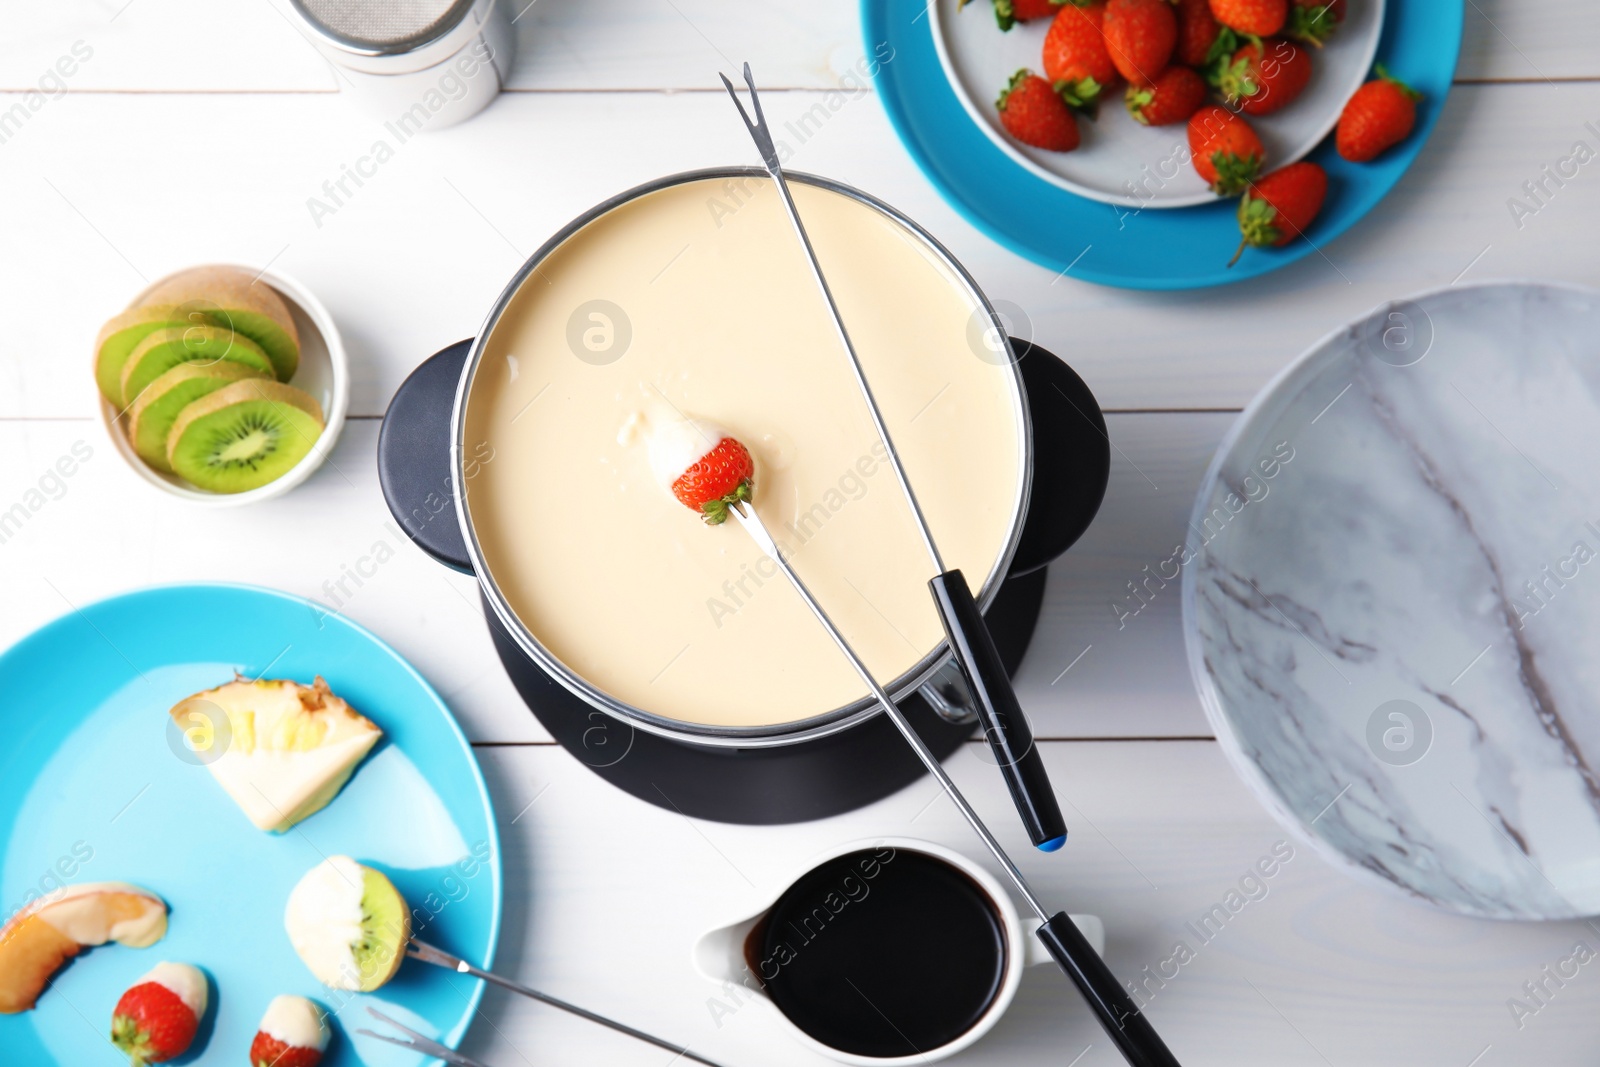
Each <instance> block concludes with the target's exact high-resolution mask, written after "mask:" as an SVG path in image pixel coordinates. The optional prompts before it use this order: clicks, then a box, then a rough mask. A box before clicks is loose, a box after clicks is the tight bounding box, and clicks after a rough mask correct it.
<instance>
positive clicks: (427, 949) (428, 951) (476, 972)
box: [361, 938, 720, 1067]
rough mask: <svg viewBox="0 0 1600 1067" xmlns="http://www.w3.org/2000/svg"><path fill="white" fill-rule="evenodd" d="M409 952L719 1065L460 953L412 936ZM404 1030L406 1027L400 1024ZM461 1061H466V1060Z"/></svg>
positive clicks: (711, 1066)
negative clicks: (488, 968)
mask: <svg viewBox="0 0 1600 1067" xmlns="http://www.w3.org/2000/svg"><path fill="white" fill-rule="evenodd" d="M406 955H407V956H410V957H411V958H412V959H414V960H421V961H422V962H423V963H431V964H433V965H434V966H435V967H443V968H444V969H445V970H447V971H455V972H456V973H457V974H467V975H471V976H472V977H474V978H481V979H483V980H484V981H485V982H489V983H492V984H494V985H497V986H499V987H500V988H502V989H509V990H511V992H513V993H520V994H521V995H523V996H525V997H527V998H528V999H530V1000H537V1001H538V1002H539V1003H541V1004H548V1005H550V1006H551V1007H552V1008H559V1009H561V1010H562V1011H564V1012H569V1013H570V1014H573V1015H576V1016H577V1017H578V1018H580V1019H588V1020H589V1021H590V1022H592V1023H599V1024H600V1025H601V1026H606V1027H610V1028H611V1029H613V1030H615V1031H617V1032H618V1033H622V1034H627V1035H628V1036H629V1037H632V1038H636V1039H638V1040H640V1041H643V1042H645V1043H646V1044H650V1045H654V1046H656V1047H657V1048H661V1049H666V1050H667V1051H668V1052H672V1053H676V1056H675V1057H674V1058H675V1059H685V1060H693V1061H694V1062H695V1063H701V1064H704V1065H705V1067H720V1065H719V1064H717V1063H714V1062H713V1061H711V1060H708V1059H706V1058H705V1057H704V1056H697V1055H695V1054H694V1053H693V1052H691V1051H689V1050H688V1049H687V1048H685V1047H683V1046H682V1045H675V1044H673V1043H672V1042H671V1041H664V1040H662V1039H661V1038H659V1037H656V1036H655V1035H653V1034H647V1033H645V1032H644V1031H643V1030H635V1029H634V1028H633V1027H631V1026H629V1025H628V1024H627V1023H619V1022H617V1021H616V1020H615V1019H608V1018H606V1017H605V1016H604V1015H600V1014H598V1013H597V1012H592V1011H590V1010H589V1009H587V1008H580V1007H578V1006H577V1005H576V1004H569V1003H568V1002H566V1001H564V1000H560V999H558V998H556V997H552V996H551V995H550V994H548V993H541V992H539V991H538V990H537V989H530V988H528V987H527V986H525V985H519V984H518V983H516V982H513V981H512V980H511V979H509V978H502V977H500V976H499V975H498V974H491V973H490V972H488V971H485V970H482V969H481V968H478V967H474V966H473V965H472V964H470V963H468V962H467V961H466V960H464V959H462V958H461V957H459V956H452V955H450V953H448V952H446V951H445V950H444V949H442V948H435V947H434V946H432V945H430V944H427V943H426V942H423V941H418V940H417V939H416V938H412V939H411V942H410V943H409V944H408V945H407V946H406ZM367 1010H368V1011H372V1009H371V1008H368V1009H367ZM372 1014H374V1015H377V1014H378V1013H377V1012H375V1011H373V1012H372ZM378 1017H379V1018H380V1019H381V1018H383V1016H381V1015H379V1016H378ZM384 1021H385V1022H392V1020H389V1019H384ZM393 1025H396V1026H398V1025H399V1024H398V1023H394V1024H393ZM401 1029H405V1028H404V1027H401ZM361 1032H362V1033H369V1034H370V1031H365V1030H363V1031H361ZM406 1033H408V1034H410V1033H411V1031H409V1030H406ZM370 1036H372V1037H376V1038H379V1039H380V1040H383V1041H393V1040H394V1039H393V1038H387V1037H384V1036H383V1035H382V1034H370ZM412 1036H413V1037H417V1036H420V1035H416V1034H413V1035H412ZM434 1055H438V1053H434ZM452 1062H455V1061H452ZM461 1062H463V1063H465V1062H466V1061H461Z"/></svg>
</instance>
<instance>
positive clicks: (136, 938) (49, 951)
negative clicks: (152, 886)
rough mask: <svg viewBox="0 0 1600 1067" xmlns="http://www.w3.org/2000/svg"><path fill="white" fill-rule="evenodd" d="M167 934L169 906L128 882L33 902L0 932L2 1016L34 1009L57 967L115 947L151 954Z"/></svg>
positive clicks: (74, 888) (77, 887)
mask: <svg viewBox="0 0 1600 1067" xmlns="http://www.w3.org/2000/svg"><path fill="white" fill-rule="evenodd" d="M166 932H167V903H166V901H164V900H162V899H161V898H160V897H158V896H156V895H155V894H154V893H152V892H150V891H149V890H148V889H140V888H139V887H138V886H136V885H128V884H127V883H126V882H88V883H85V884H83V885H75V886H69V887H68V888H67V890H66V891H65V892H63V893H60V894H58V895H56V896H54V897H44V898H41V899H39V900H36V901H34V902H33V903H32V904H29V905H28V906H27V907H25V908H23V909H22V910H21V911H19V912H17V914H16V915H14V916H12V917H11V919H10V921H8V922H7V923H6V924H5V926H3V927H0V1014H7V1015H10V1014H14V1013H16V1012H19V1011H27V1010H28V1009H29V1008H32V1007H33V1005H34V1002H35V1001H37V1000H38V999H39V994H40V993H41V992H43V991H44V987H45V985H46V983H48V982H49V981H50V978H51V976H52V975H54V974H55V973H56V972H57V971H58V970H60V969H61V966H62V965H63V964H65V963H66V962H67V961H68V960H70V959H71V958H72V957H74V956H76V955H77V954H78V953H79V952H81V951H83V950H84V949H85V948H89V947H91V946H93V945H103V944H105V943H106V942H107V941H115V942H117V943H118V944H119V945H127V946H128V947H130V948H149V947H150V946H151V945H153V944H155V943H156V942H157V941H160V940H161V938H162V937H163V936H164V935H165V934H166Z"/></svg>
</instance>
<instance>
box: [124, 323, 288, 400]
mask: <svg viewBox="0 0 1600 1067" xmlns="http://www.w3.org/2000/svg"><path fill="white" fill-rule="evenodd" d="M221 362H228V363H242V364H244V365H245V366H247V367H254V368H255V369H256V370H258V371H260V372H261V373H262V374H264V375H267V376H269V377H270V376H271V375H272V360H270V359H268V358H267V354H266V353H265V352H263V351H261V346H260V345H258V344H256V343H255V342H254V341H252V340H250V338H248V337H245V336H244V335H243V334H237V333H235V332H234V331H232V330H230V329H227V328H226V327H223V326H173V327H168V328H166V329H161V330H156V331H155V332H153V333H151V334H150V335H149V336H148V337H146V338H145V339H144V340H143V341H140V342H139V343H138V344H137V345H136V346H134V349H133V351H132V352H130V353H129V354H128V361H127V363H125V364H124V365H123V367H122V403H123V404H131V403H133V402H134V401H135V400H137V399H138V398H139V394H140V393H142V392H144V388H145V386H147V385H149V384H150V383H151V382H153V381H155V380H156V379H157V378H159V377H161V375H163V374H165V373H166V372H167V371H169V370H171V369H172V368H173V367H176V366H177V365H178V364H180V363H221Z"/></svg>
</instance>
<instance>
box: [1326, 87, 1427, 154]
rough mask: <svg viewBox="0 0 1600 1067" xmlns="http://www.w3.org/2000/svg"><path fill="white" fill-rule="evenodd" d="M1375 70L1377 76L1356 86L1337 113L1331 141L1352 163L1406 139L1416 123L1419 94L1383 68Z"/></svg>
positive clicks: (1420, 97)
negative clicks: (1340, 110) (1336, 122)
mask: <svg viewBox="0 0 1600 1067" xmlns="http://www.w3.org/2000/svg"><path fill="white" fill-rule="evenodd" d="M1376 70H1377V74H1378V76H1377V77H1376V78H1375V79H1373V80H1372V81H1369V82H1367V84H1365V85H1363V86H1362V87H1361V88H1359V89H1357V90H1356V91H1355V93H1354V94H1352V95H1351V97H1350V99H1349V101H1348V102H1347V103H1346V104H1345V105H1344V111H1343V112H1342V113H1341V114H1340V115H1339V130H1338V133H1337V134H1335V136H1334V142H1335V144H1337V145H1338V148H1339V154H1340V155H1341V156H1343V157H1344V158H1346V159H1348V160H1350V161H1351V162H1352V163H1365V162H1367V161H1368V160H1371V159H1375V158H1376V157H1377V156H1378V155H1379V154H1380V153H1382V152H1383V151H1384V150H1385V149H1386V148H1389V147H1391V146H1393V145H1397V144H1399V143H1400V142H1401V141H1403V140H1405V139H1406V137H1407V135H1409V134H1410V133H1411V127H1413V126H1415V125H1416V123H1417V101H1419V100H1421V99H1422V94H1421V93H1419V92H1417V91H1416V90H1415V89H1413V88H1411V86H1409V85H1407V84H1406V83H1405V82H1403V81H1400V80H1399V79H1397V78H1393V77H1391V76H1390V75H1389V72H1388V71H1386V70H1384V69H1383V68H1382V67H1378V68H1376Z"/></svg>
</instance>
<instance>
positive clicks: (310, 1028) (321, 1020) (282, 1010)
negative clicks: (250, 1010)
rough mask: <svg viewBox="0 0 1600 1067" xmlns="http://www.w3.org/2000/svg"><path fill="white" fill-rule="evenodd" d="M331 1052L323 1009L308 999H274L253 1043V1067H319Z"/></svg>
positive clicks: (251, 1057)
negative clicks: (323, 1055)
mask: <svg viewBox="0 0 1600 1067" xmlns="http://www.w3.org/2000/svg"><path fill="white" fill-rule="evenodd" d="M327 1048H328V1023H327V1020H326V1017H325V1014H324V1012H323V1011H322V1009H321V1008H319V1007H317V1006H316V1005H315V1004H313V1003H312V1002H311V1001H309V1000H307V999H306V998H305V997H290V996H282V997H274V998H272V1003H271V1004H269V1005H268V1006H267V1013H266V1014H265V1015H263V1016H262V1017H261V1026H260V1028H259V1029H257V1030H256V1036H255V1040H253V1041H251V1042H250V1067H317V1064H319V1063H321V1062H322V1054H323V1052H325V1051H326V1050H327Z"/></svg>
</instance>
